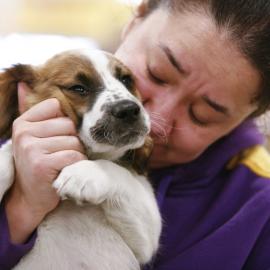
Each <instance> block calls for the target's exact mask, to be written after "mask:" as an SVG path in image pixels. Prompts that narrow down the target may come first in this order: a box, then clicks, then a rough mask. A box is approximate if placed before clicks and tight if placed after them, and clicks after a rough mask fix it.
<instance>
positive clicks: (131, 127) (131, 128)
mask: <svg viewBox="0 0 270 270" xmlns="http://www.w3.org/2000/svg"><path fill="white" fill-rule="evenodd" d="M146 118H147V116H146V113H145V111H144V110H143V109H142V108H141V107H140V106H139V105H138V104H137V103H136V102H134V101H132V100H121V101H117V102H114V103H111V104H108V105H106V109H105V112H104V115H103V117H102V118H101V119H100V120H98V121H97V123H96V125H95V126H94V127H92V128H91V129H90V134H91V136H92V138H93V139H94V140H95V141H96V142H98V143H103V144H109V145H114V146H117V147H120V146H125V145H130V144H136V142H137V141H139V140H141V139H142V138H143V137H145V136H146V135H147V134H148V133H149V127H148V125H147V119H146Z"/></svg>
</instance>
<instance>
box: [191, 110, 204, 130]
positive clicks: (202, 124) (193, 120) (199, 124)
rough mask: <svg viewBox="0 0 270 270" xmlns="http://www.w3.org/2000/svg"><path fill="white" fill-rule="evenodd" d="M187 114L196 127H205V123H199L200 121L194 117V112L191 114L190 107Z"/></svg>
mask: <svg viewBox="0 0 270 270" xmlns="http://www.w3.org/2000/svg"><path fill="white" fill-rule="evenodd" d="M188 113H189V116H190V118H191V120H192V122H193V123H195V124H196V125H198V126H202V127H205V126H207V123H206V122H202V121H200V120H199V119H198V118H197V117H196V116H195V114H194V112H193V110H192V107H191V106H190V107H189V108H188Z"/></svg>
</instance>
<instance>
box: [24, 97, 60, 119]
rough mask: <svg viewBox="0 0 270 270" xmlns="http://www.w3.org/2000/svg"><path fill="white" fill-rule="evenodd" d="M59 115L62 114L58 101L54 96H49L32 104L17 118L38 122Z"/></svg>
mask: <svg viewBox="0 0 270 270" xmlns="http://www.w3.org/2000/svg"><path fill="white" fill-rule="evenodd" d="M60 116H64V114H63V113H62V111H61V105H60V102H59V101H58V100H57V99H56V98H50V99H46V100H44V101H42V102H40V103H38V104H36V105H34V106H33V107H32V108H30V109H29V110H28V111H26V112H25V113H23V114H22V115H21V116H20V117H19V118H21V119H23V120H25V121H29V122H38V121H43V120H48V119H52V118H56V117H60Z"/></svg>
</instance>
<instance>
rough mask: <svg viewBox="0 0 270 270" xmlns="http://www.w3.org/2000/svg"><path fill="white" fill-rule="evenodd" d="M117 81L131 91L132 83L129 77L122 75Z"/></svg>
mask: <svg viewBox="0 0 270 270" xmlns="http://www.w3.org/2000/svg"><path fill="white" fill-rule="evenodd" d="M119 80H120V81H121V82H122V83H123V84H124V86H125V87H126V88H127V89H131V88H132V87H133V84H134V81H133V78H132V77H131V76H130V75H123V76H121V77H120V78H119Z"/></svg>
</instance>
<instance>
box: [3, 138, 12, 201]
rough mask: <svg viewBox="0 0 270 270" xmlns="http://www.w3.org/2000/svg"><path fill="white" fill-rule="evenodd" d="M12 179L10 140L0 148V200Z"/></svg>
mask: <svg viewBox="0 0 270 270" xmlns="http://www.w3.org/2000/svg"><path fill="white" fill-rule="evenodd" d="M13 181H14V162H13V156H12V144H11V140H9V141H8V142H6V143H5V144H4V145H2V147H1V148H0V201H2V199H3V196H4V194H5V193H6V191H7V190H8V189H9V188H10V186H11V185H12V183H13Z"/></svg>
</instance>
